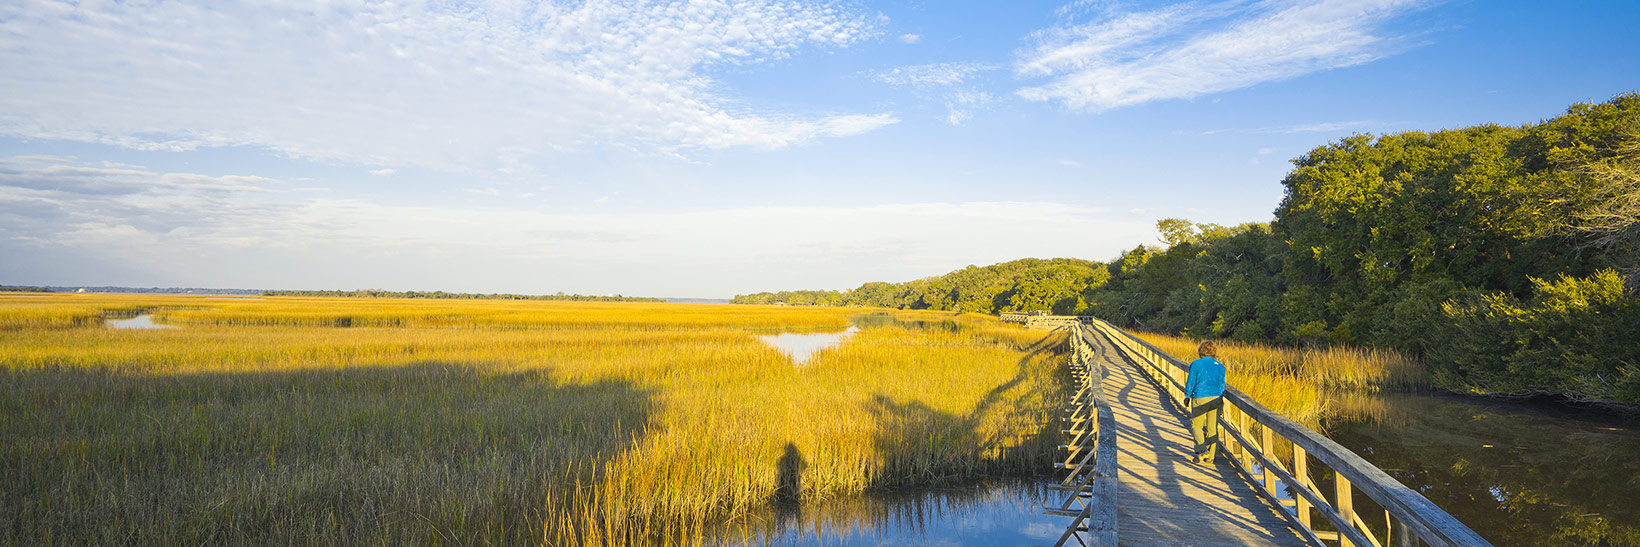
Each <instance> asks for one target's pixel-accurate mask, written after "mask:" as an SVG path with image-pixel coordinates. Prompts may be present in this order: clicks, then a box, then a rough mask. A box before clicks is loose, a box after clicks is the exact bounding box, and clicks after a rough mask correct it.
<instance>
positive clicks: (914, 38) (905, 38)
mask: <svg viewBox="0 0 1640 547" xmlns="http://www.w3.org/2000/svg"><path fill="white" fill-rule="evenodd" d="M900 41H901V42H905V43H907V44H915V43H917V42H921V41H922V36H921V35H917V34H901V35H900Z"/></svg>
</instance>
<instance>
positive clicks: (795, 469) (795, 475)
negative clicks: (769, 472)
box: [775, 443, 808, 505]
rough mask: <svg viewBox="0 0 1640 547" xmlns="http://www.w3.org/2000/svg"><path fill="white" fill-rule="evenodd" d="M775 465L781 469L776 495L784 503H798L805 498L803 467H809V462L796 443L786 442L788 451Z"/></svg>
mask: <svg viewBox="0 0 1640 547" xmlns="http://www.w3.org/2000/svg"><path fill="white" fill-rule="evenodd" d="M775 465H776V466H778V467H779V469H780V476H779V478H778V479H777V480H778V483H777V484H776V485H775V497H776V498H777V499H779V500H780V501H781V502H783V503H786V504H791V505H796V504H797V502H798V501H800V500H802V499H803V469H804V468H805V467H808V462H805V461H803V454H802V453H801V452H798V451H797V445H796V444H794V443H786V453H785V454H782V455H781V456H780V460H779V461H778V462H776V464H775Z"/></svg>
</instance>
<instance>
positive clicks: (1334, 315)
mask: <svg viewBox="0 0 1640 547" xmlns="http://www.w3.org/2000/svg"><path fill="white" fill-rule="evenodd" d="M1293 164H1294V167H1293V169H1292V170H1291V171H1290V172H1289V173H1288V174H1287V176H1286V177H1285V179H1283V181H1282V184H1283V186H1284V187H1285V196H1284V198H1283V199H1282V201H1281V203H1280V205H1279V206H1278V207H1277V208H1276V210H1275V215H1274V216H1275V218H1274V220H1273V221H1272V222H1269V223H1248V224H1243V225H1239V226H1219V225H1214V224H1197V223H1193V222H1190V221H1187V220H1181V219H1167V220H1163V221H1161V222H1159V223H1158V226H1157V227H1158V229H1159V231H1160V232H1161V234H1162V238H1163V241H1164V243H1165V245H1162V246H1150V245H1141V246H1138V247H1136V248H1134V249H1132V250H1129V251H1126V252H1124V253H1122V254H1121V255H1120V256H1118V257H1116V258H1115V259H1113V260H1111V261H1110V262H1108V263H1099V262H1092V261H1084V260H1075V259H1053V260H1038V259H1027V260H1019V261H1014V262H1007V263H1003V264H997V265H994V266H986V267H974V266H970V267H968V268H966V269H963V270H958V271H956V272H952V273H950V274H946V275H944V276H940V277H934V278H928V279H923V280H918V281H912V282H908V283H898V284H890V283H867V284H865V285H862V286H860V287H859V288H856V289H853V290H849V291H795V292H790V293H759V294H753V295H743V296H739V297H736V298H735V300H734V301H735V302H738V303H772V302H786V303H794V304H795V303H813V304H827V305H863V306H885V307H894V308H913V309H941V310H963V311H975V312H984V313H995V312H999V311H1008V310H1036V309H1041V310H1049V311H1053V312H1055V313H1069V314H1086V315H1095V316H1099V317H1101V318H1104V319H1106V320H1109V321H1112V322H1114V323H1117V324H1120V325H1123V326H1128V327H1136V328H1142V329H1148V330H1154V331H1162V332H1170V333H1181V334H1186V335H1191V336H1198V337H1211V338H1229V339H1234V340H1241V341H1249V342H1252V341H1259V342H1275V343H1281V344H1355V345H1371V346H1377V347H1386V348H1395V349H1398V350H1401V351H1405V352H1409V353H1413V354H1417V355H1420V356H1422V358H1423V359H1424V360H1425V361H1426V362H1428V364H1429V365H1430V368H1431V370H1432V371H1433V373H1432V374H1433V376H1434V378H1433V380H1434V381H1435V382H1436V384H1437V385H1440V386H1442V387H1445V388H1447V389H1452V390H1457V391H1464V392H1473V393H1495V394H1537V393H1553V394H1559V395H1562V396H1566V397H1570V398H1573V399H1580V400H1590V401H1605V402H1623V403H1630V404H1634V403H1640V343H1636V342H1635V341H1636V340H1640V94H1633V93H1631V94H1625V95H1620V96H1617V97H1615V98H1613V99H1612V100H1610V101H1607V102H1605V103H1599V104H1579V105H1574V106H1572V107H1571V108H1569V109H1568V110H1567V112H1566V114H1564V115H1561V116H1558V117H1555V118H1552V119H1549V120H1544V121H1542V122H1540V123H1536V124H1527V125H1524V126H1518V127H1509V126H1499V125H1481V126H1476V127H1467V128H1461V129H1449V130H1442V131H1433V132H1423V131H1410V132H1404V133H1395V134H1389V135H1382V136H1374V135H1354V136H1350V137H1347V138H1344V139H1342V140H1339V141H1337V142H1332V143H1329V144H1327V145H1324V146H1321V147H1318V148H1315V149H1314V150H1311V151H1310V152H1309V153H1307V154H1304V155H1303V156H1300V157H1298V158H1297V159H1295V160H1293Z"/></svg>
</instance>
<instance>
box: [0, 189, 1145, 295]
mask: <svg viewBox="0 0 1640 547" xmlns="http://www.w3.org/2000/svg"><path fill="white" fill-rule="evenodd" d="M57 166H61V165H60V164H56V165H53V164H46V163H43V162H27V161H19V160H15V159H14V160H10V161H0V168H4V169H5V171H4V172H0V254H3V255H4V256H8V257H18V258H19V259H18V260H7V261H0V278H4V279H14V280H22V281H27V280H35V279H38V280H39V281H40V282H53V283H65V284H72V283H92V282H94V281H97V280H102V281H101V282H106V283H118V284H143V285H193V286H203V285H209V286H237V287H312V288H318V287H330V288H359V287H387V288H395V287H396V288H423V289H431V288H438V289H444V290H482V291H511V292H554V291H558V290H566V291H575V292H583V293H592V292H597V293H606V292H621V293H623V294H634V293H642V294H655V295H671V296H728V295H730V294H733V293H735V292H750V291H752V290H761V289H762V288H781V287H784V288H800V287H837V288H841V287H845V286H852V285H855V284H858V283H861V282H864V281H868V280H888V281H903V280H909V279H916V278H919V277H924V276H928V275H934V274H939V273H944V272H946V271H949V270H951V269H955V268H960V267H962V266H965V265H967V264H988V263H993V262H999V261H1003V260H1011V259H1015V258H1020V257H1024V256H1062V255H1064V253H1065V249H1077V250H1078V251H1077V252H1078V253H1083V254H1082V255H1081V256H1084V257H1088V258H1106V257H1108V256H1110V255H1114V254H1115V253H1117V252H1119V250H1120V249H1122V248H1123V247H1126V246H1128V245H1130V244H1131V242H1133V241H1138V240H1141V239H1147V238H1148V237H1150V234H1151V232H1152V230H1151V228H1150V227H1149V226H1148V225H1147V224H1145V223H1142V222H1137V221H1134V220H1132V219H1127V218H1126V217H1125V216H1124V217H1122V218H1116V217H1115V216H1114V215H1111V214H1109V213H1108V212H1107V211H1105V210H1102V209H1097V208H1090V207H1078V206H1071V205H1065V204H1061V203H1038V202H971V203H896V204H882V205H862V206H836V207H796V206H778V207H734V208H723V209H716V210H699V211H690V212H655V211H646V212H623V211H621V210H617V209H613V208H607V209H606V208H604V207H599V208H596V209H595V210H590V211H589V210H583V211H578V212H571V213H552V212H543V211H538V210H533V209H527V208H522V207H521V208H512V209H507V208H492V209H485V210H470V209H459V208H456V206H455V205H443V204H440V205H435V206H412V205H388V204H380V203H370V202H362V201H357V200H350V199H336V198H330V197H328V196H325V195H322V194H319V195H316V194H312V193H307V192H299V191H296V190H295V189H286V188H283V186H284V185H283V184H282V183H280V182H279V181H274V180H269V179H264V178H260V177H206V176H202V175H194V174H174V173H155V172H151V171H147V170H135V171H131V172H110V171H106V170H104V171H99V170H96V169H89V168H88V169H84V170H78V171H64V170H55V171H53V170H52V168H53V167H57ZM68 167H77V168H78V167H79V166H77V165H74V164H69V165H68ZM31 177H32V178H54V179H55V180H56V182H55V183H54V184H50V185H43V184H35V183H33V182H29V181H30V180H32V179H31ZM73 181H79V182H77V183H75V182H73ZM106 181H117V182H119V183H122V184H125V185H128V186H129V187H130V188H128V189H127V191H125V192H123V193H95V192H79V191H77V189H78V188H81V187H83V186H85V185H87V184H90V183H94V182H106ZM20 182H21V183H20ZM221 188H226V189H227V190H221ZM618 201H619V200H611V202H610V203H608V204H607V205H608V206H610V207H613V206H614V205H615V204H616V202H618ZM1044 234H1047V235H1044ZM1089 234H1094V235H1093V236H1090V235H1089ZM45 256H53V257H64V256H70V257H78V258H74V259H73V260H69V259H67V258H63V259H61V260H56V259H54V260H52V261H43V260H40V259H39V257H45ZM88 257H89V258H88ZM92 259H95V260H102V261H107V262H108V263H109V264H113V266H107V265H104V267H103V269H100V270H98V271H94V272H84V271H82V269H81V268H76V267H75V265H76V264H84V263H88V261H90V260H92ZM661 265H664V267H661ZM110 268H111V269H110ZM132 272H155V273H153V274H152V275H151V276H149V277H140V276H137V274H135V273H132ZM144 275H147V274H144Z"/></svg>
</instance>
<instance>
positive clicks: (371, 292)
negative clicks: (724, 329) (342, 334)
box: [261, 289, 665, 302]
mask: <svg viewBox="0 0 1640 547" xmlns="http://www.w3.org/2000/svg"><path fill="white" fill-rule="evenodd" d="M261 295H262V296H325V297H341V298H430V299H447V300H561V301H571V302H665V300H664V299H660V298H650V297H644V296H621V295H618V294H617V295H612V296H588V295H580V294H564V293H558V294H542V295H531V294H505V293H491V294H479V293H464V292H444V291H384V290H381V289H359V290H352V291H342V290H335V291H323V290H321V291H262V293H261Z"/></svg>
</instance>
